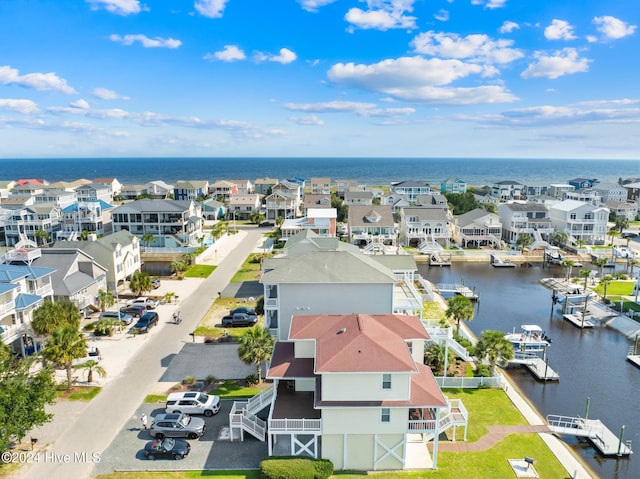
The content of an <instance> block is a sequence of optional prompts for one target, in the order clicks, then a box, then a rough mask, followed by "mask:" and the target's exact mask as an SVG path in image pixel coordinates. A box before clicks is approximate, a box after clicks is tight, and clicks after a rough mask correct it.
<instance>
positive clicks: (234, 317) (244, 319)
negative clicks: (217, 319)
mask: <svg viewBox="0 0 640 479" xmlns="http://www.w3.org/2000/svg"><path fill="white" fill-rule="evenodd" d="M257 322H258V317H257V316H256V315H255V313H254V314H247V313H234V314H227V315H226V316H223V317H222V326H224V327H227V328H233V327H235V326H253V325H254V324H256V323H257Z"/></svg>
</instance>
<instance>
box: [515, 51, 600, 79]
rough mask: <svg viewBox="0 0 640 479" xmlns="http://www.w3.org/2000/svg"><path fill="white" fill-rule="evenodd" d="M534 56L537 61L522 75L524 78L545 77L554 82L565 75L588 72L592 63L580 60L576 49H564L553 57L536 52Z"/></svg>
mask: <svg viewBox="0 0 640 479" xmlns="http://www.w3.org/2000/svg"><path fill="white" fill-rule="evenodd" d="M534 56H535V58H536V61H535V62H534V63H531V64H530V65H529V66H528V67H527V69H526V70H525V71H523V72H522V73H521V74H520V76H521V77H522V78H540V77H544V78H549V79H551V80H554V79H556V78H559V77H561V76H563V75H570V74H573V73H582V72H586V71H588V70H589V63H590V62H591V60H589V59H587V58H580V57H579V55H578V51H577V50H576V49H575V48H564V49H562V50H559V51H557V52H555V53H554V54H553V55H551V56H547V55H545V54H544V53H541V52H536V53H535V55H534Z"/></svg>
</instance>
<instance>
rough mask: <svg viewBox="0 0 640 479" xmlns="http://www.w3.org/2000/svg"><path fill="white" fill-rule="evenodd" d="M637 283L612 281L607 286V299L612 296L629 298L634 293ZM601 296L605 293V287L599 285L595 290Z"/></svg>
mask: <svg viewBox="0 0 640 479" xmlns="http://www.w3.org/2000/svg"><path fill="white" fill-rule="evenodd" d="M635 283H636V282H635V281H611V283H609V285H608V286H607V298H608V297H609V296H610V295H611V296H629V295H630V294H631V293H632V292H633V285H634V284H635ZM594 291H595V292H596V293H598V294H599V295H600V296H602V294H603V293H604V287H603V286H602V285H601V284H598V286H596V288H595V289H594Z"/></svg>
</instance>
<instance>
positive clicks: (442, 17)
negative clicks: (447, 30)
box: [433, 8, 449, 22]
mask: <svg viewBox="0 0 640 479" xmlns="http://www.w3.org/2000/svg"><path fill="white" fill-rule="evenodd" d="M433 18H435V19H436V20H439V21H441V22H446V21H447V20H449V12H448V11H447V10H445V9H444V8H441V9H440V10H438V12H437V13H435V14H434V15H433Z"/></svg>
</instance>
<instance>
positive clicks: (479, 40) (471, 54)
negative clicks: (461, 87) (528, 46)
mask: <svg viewBox="0 0 640 479" xmlns="http://www.w3.org/2000/svg"><path fill="white" fill-rule="evenodd" d="M513 43H514V42H513V40H504V39H499V40H492V39H491V38H490V37H489V36H488V35H484V34H473V35H467V36H466V37H460V36H459V35H458V34H457V33H444V32H440V33H436V32H433V31H428V32H425V33H421V34H419V35H417V36H416V37H415V38H414V39H413V40H412V41H411V45H412V46H413V48H414V50H415V51H416V52H417V53H421V54H424V55H431V56H436V57H444V58H457V59H463V58H466V59H469V61H472V62H486V63H498V64H504V63H510V62H512V61H514V60H517V59H519V58H522V57H523V56H524V54H523V53H522V52H521V51H520V50H518V49H516V48H512V45H513Z"/></svg>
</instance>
